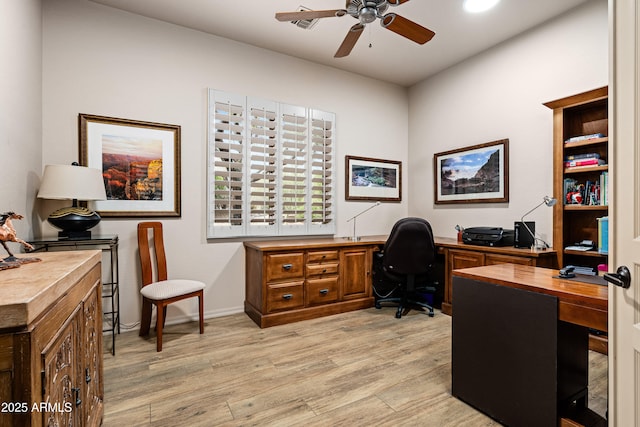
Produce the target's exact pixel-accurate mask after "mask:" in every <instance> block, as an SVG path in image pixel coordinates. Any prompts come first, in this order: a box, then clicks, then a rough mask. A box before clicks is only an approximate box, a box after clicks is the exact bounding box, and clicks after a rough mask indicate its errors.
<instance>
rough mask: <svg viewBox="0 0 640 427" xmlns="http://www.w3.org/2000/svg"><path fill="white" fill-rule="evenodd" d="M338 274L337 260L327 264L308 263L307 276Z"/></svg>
mask: <svg viewBox="0 0 640 427" xmlns="http://www.w3.org/2000/svg"><path fill="white" fill-rule="evenodd" d="M336 274H338V263H337V262H334V263H327V264H307V277H314V276H322V275H336Z"/></svg>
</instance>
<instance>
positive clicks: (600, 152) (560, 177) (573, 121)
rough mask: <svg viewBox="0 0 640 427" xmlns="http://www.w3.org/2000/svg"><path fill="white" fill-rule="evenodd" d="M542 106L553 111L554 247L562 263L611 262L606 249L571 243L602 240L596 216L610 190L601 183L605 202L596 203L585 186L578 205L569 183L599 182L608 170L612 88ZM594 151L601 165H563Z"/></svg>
mask: <svg viewBox="0 0 640 427" xmlns="http://www.w3.org/2000/svg"><path fill="white" fill-rule="evenodd" d="M544 105H545V106H547V107H549V108H551V109H552V110H553V142H554V144H553V147H554V148H553V193H554V197H555V198H556V199H558V203H557V204H556V205H555V206H554V208H553V246H554V247H555V248H556V249H557V250H558V265H559V266H561V267H563V266H566V265H576V266H584V267H591V268H596V267H597V266H598V264H606V263H607V254H606V253H600V252H599V251H598V250H597V248H596V250H590V251H577V250H572V249H567V247H568V246H574V245H575V244H576V243H578V242H581V241H583V240H591V241H593V242H594V243H596V244H597V243H598V218H602V217H606V216H607V215H608V206H607V205H606V204H605V201H604V199H606V198H607V196H605V193H606V192H607V190H610V189H606V190H605V188H604V186H601V188H600V189H599V195H600V199H601V200H602V201H601V202H598V201H595V202H594V201H593V200H592V198H591V197H590V196H589V188H586V190H587V194H582V195H581V198H582V201H583V203H582V204H578V203H570V202H568V201H567V197H566V189H565V185H567V184H571V183H575V184H576V185H577V186H578V187H579V186H580V185H582V186H587V184H588V183H597V184H598V185H599V184H600V181H601V179H602V178H601V177H603V176H604V175H606V174H608V168H609V166H608V149H609V147H608V145H609V137H608V135H609V132H608V90H607V87H602V88H599V89H595V90H591V91H588V92H584V93H580V94H577V95H574V96H569V97H567V98H562V99H558V100H555V101H551V102H547V103H545V104H544ZM589 136H591V137H589ZM594 155H595V157H598V158H599V159H600V162H599V163H601V164H595V165H581V166H572V167H565V163H564V162H565V159H567V158H568V157H570V156H573V158H576V157H578V158H580V157H581V156H582V157H583V158H584V157H585V156H587V157H592V158H593V157H594ZM585 163H586V162H585ZM589 186H590V185H589ZM572 201H574V202H575V201H576V200H575V198H574V199H573V200H572Z"/></svg>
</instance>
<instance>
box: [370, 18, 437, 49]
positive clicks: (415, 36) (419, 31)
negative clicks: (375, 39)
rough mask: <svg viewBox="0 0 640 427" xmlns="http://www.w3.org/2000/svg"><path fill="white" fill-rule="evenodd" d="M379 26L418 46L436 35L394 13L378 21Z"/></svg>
mask: <svg viewBox="0 0 640 427" xmlns="http://www.w3.org/2000/svg"><path fill="white" fill-rule="evenodd" d="M380 25H382V26H383V27H384V28H386V29H387V30H391V31H393V32H394V33H396V34H400V35H401V36H402V37H406V38H408V39H409V40H413V41H414V42H416V43H419V44H425V43H426V42H428V41H429V40H431V39H432V38H433V36H435V35H436V33H434V32H433V31H431V30H430V29H428V28H425V27H423V26H422V25H420V24H416V23H415V22H413V21H410V20H408V19H407V18H404V17H402V16H400V15H396V14H395V13H387V14H386V15H384V16H383V17H382V19H381V20H380Z"/></svg>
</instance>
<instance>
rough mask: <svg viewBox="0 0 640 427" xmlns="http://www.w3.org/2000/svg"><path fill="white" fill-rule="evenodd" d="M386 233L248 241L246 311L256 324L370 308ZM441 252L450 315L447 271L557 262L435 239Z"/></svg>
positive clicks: (549, 255) (539, 254)
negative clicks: (353, 237)
mask: <svg viewBox="0 0 640 427" xmlns="http://www.w3.org/2000/svg"><path fill="white" fill-rule="evenodd" d="M386 240H387V235H374V236H363V237H362V238H361V239H360V240H359V241H357V242H354V241H351V240H349V239H348V238H339V237H338V238H334V237H326V238H307V239H300V238H297V239H286V240H264V241H253V242H251V241H248V242H245V243H244V246H245V251H246V264H245V266H246V283H245V295H246V297H245V312H246V313H247V315H249V317H251V318H252V319H253V320H254V321H255V322H256V323H257V324H258V325H259V326H260V327H263V328H264V327H267V326H273V325H279V324H283V323H289V322H294V321H298V320H304V319H311V318H314V317H319V316H326V315H330V314H336V313H341V312H344V311H349V310H357V309H361V308H368V307H372V306H373V303H374V298H373V296H372V291H371V271H372V257H373V253H374V252H375V251H377V250H379V249H380V248H382V246H384V243H385V242H386ZM434 241H435V244H436V247H437V249H438V252H439V253H440V254H441V255H443V256H444V271H445V274H444V276H445V277H444V295H443V302H442V312H443V313H445V314H451V307H452V294H451V279H452V276H451V271H452V270H453V269H456V268H464V267H475V266H481V265H491V264H498V263H506V262H508V263H517V264H525V265H532V266H544V267H555V262H556V252H555V251H553V250H546V251H531V250H529V249H519V248H514V247H511V246H505V247H489V246H476V245H467V244H464V243H461V242H458V241H457V240H456V239H452V238H447V237H435V238H434Z"/></svg>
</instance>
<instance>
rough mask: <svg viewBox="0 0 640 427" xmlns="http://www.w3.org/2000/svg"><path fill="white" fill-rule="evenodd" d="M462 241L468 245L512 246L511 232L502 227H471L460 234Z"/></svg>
mask: <svg viewBox="0 0 640 427" xmlns="http://www.w3.org/2000/svg"><path fill="white" fill-rule="evenodd" d="M462 241H463V242H464V243H466V244H468V245H481V246H513V230H508V229H504V228H502V227H471V228H466V229H465V230H464V231H463V232H462Z"/></svg>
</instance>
